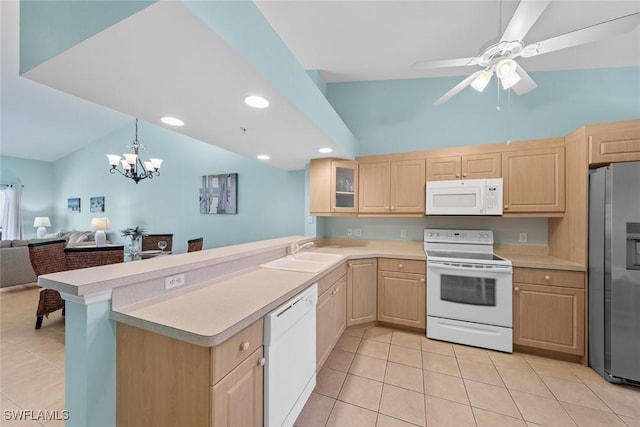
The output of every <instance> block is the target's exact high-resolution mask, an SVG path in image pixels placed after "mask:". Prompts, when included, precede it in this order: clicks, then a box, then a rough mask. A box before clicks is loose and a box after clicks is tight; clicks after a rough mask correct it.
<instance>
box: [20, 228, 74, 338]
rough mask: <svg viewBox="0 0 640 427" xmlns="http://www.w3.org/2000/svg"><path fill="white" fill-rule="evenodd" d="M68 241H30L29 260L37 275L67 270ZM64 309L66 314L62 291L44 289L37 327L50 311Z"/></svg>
mask: <svg viewBox="0 0 640 427" xmlns="http://www.w3.org/2000/svg"><path fill="white" fill-rule="evenodd" d="M65 246H67V241H66V240H64V239H61V240H48V241H44V242H37V243H29V244H28V247H29V260H30V261H31V266H32V267H33V272H34V273H35V274H36V276H38V277H39V276H42V275H43V274H51V273H59V272H61V271H66V270H67V262H66V259H65V255H64V248H65ZM60 309H62V315H63V316H64V300H63V299H62V297H61V296H60V293H59V292H58V291H56V290H54V289H42V290H41V291H40V296H39V300H38V309H37V310H36V329H40V327H41V326H42V320H43V318H44V316H47V317H49V314H50V313H53V312H54V311H58V310H60Z"/></svg>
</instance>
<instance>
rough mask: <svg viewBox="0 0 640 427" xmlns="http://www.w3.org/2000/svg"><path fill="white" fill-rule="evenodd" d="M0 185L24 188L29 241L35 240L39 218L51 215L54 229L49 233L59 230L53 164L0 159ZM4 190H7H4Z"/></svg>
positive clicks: (25, 225)
mask: <svg viewBox="0 0 640 427" xmlns="http://www.w3.org/2000/svg"><path fill="white" fill-rule="evenodd" d="M0 183H2V184H18V185H24V188H22V219H23V223H24V228H23V232H24V236H25V238H27V239H35V237H36V229H35V228H34V227H33V219H34V218H35V217H37V216H48V217H49V218H50V219H51V227H49V228H48V229H47V231H51V230H55V229H56V228H57V226H58V224H56V222H55V220H54V218H53V209H52V206H53V203H54V199H55V196H54V192H55V191H54V185H53V164H52V163H50V162H41V161H39V160H27V159H19V158H16V157H8V156H0ZM4 188H6V187H2V188H0V189H4Z"/></svg>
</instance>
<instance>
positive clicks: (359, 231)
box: [353, 228, 362, 237]
mask: <svg viewBox="0 0 640 427" xmlns="http://www.w3.org/2000/svg"><path fill="white" fill-rule="evenodd" d="M353 235H354V236H356V237H361V236H362V229H361V228H354V229H353Z"/></svg>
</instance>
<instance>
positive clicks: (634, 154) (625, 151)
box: [586, 120, 640, 166]
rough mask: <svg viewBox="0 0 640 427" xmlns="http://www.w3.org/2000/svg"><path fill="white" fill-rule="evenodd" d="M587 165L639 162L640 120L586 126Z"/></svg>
mask: <svg viewBox="0 0 640 427" xmlns="http://www.w3.org/2000/svg"><path fill="white" fill-rule="evenodd" d="M586 132H587V138H588V141H589V165H591V166H599V165H604V164H609V163H613V162H631V161H636V160H640V120H628V121H624V122H614V123H604V124H600V125H592V126H587V129H586Z"/></svg>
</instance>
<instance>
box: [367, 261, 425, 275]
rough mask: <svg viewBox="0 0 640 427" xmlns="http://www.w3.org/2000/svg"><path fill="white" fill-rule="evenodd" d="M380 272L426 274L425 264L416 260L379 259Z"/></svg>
mask: <svg viewBox="0 0 640 427" xmlns="http://www.w3.org/2000/svg"><path fill="white" fill-rule="evenodd" d="M378 271H397V272H399V273H417V274H425V273H426V271H427V270H426V269H425V262H424V261H418V260H414V259H396V258H378Z"/></svg>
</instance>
